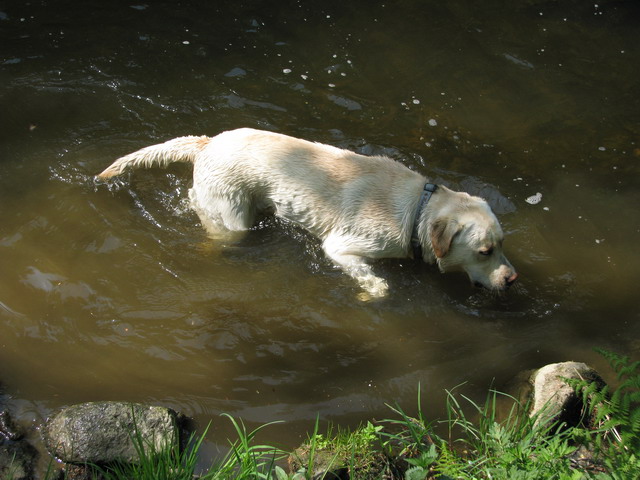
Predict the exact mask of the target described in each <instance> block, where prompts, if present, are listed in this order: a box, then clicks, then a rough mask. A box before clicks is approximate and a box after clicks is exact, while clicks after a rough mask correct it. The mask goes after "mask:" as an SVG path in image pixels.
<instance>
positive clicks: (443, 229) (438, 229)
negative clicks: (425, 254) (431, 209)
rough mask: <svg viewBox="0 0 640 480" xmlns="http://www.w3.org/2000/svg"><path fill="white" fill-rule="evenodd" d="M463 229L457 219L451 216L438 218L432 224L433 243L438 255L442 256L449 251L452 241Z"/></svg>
mask: <svg viewBox="0 0 640 480" xmlns="http://www.w3.org/2000/svg"><path fill="white" fill-rule="evenodd" d="M460 229H461V226H460V224H459V223H458V222H456V221H455V220H452V219H450V218H438V219H436V221H435V222H433V224H432V225H431V231H430V235H431V245H432V246H433V251H434V253H435V254H436V257H438V258H442V257H444V256H445V255H446V254H447V253H449V248H451V241H452V240H453V237H455V235H456V233H458V232H459V231H460Z"/></svg>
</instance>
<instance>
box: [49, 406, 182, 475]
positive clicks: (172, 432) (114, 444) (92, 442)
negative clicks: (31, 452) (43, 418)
mask: <svg viewBox="0 0 640 480" xmlns="http://www.w3.org/2000/svg"><path fill="white" fill-rule="evenodd" d="M43 435H44V441H45V444H46V446H47V449H48V450H49V452H50V453H51V454H52V455H53V456H55V457H57V458H58V459H60V460H61V461H63V462H65V463H79V464H84V463H93V464H105V463H111V462H116V461H120V462H136V461H138V460H139V454H138V451H137V449H136V446H143V447H144V451H145V453H146V454H151V453H153V452H158V451H160V450H162V449H163V448H168V447H175V446H177V445H178V429H177V418H176V414H175V412H173V411H172V410H170V409H168V408H164V407H156V406H149V405H141V404H136V403H122V402H91V403H83V404H80V405H73V406H71V407H67V408H65V409H63V410H62V411H61V412H59V413H58V414H57V415H55V416H54V417H52V418H51V419H50V420H49V421H48V422H47V424H46V425H45V427H44V429H43Z"/></svg>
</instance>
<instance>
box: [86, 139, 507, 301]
mask: <svg viewBox="0 0 640 480" xmlns="http://www.w3.org/2000/svg"><path fill="white" fill-rule="evenodd" d="M171 162H190V163H192V164H193V168H194V170H193V188H191V190H190V191H189V197H190V199H191V203H192V206H193V208H194V209H195V210H196V212H197V213H198V215H199V216H200V218H201V219H202V223H203V225H205V226H206V227H207V228H208V229H210V230H215V229H216V228H217V229H220V228H224V229H227V230H230V231H243V230H248V229H249V228H251V227H252V226H253V224H254V222H255V219H256V215H257V214H259V213H275V215H278V216H279V217H282V218H285V219H287V220H289V221H291V222H295V223H296V224H298V225H300V226H302V227H303V228H305V229H306V230H308V231H309V232H310V233H312V234H313V235H315V236H316V237H318V238H319V239H320V240H321V241H322V248H323V249H324V251H325V253H326V254H327V255H328V256H329V257H330V258H331V259H332V260H333V261H334V262H335V263H336V264H337V265H339V266H340V267H341V268H342V269H343V270H344V271H345V272H346V273H347V274H349V275H350V276H352V277H353V278H354V279H356V280H357V281H358V283H359V284H360V285H361V286H362V288H364V290H365V291H366V292H367V293H368V294H369V295H370V296H372V297H381V296H384V295H386V293H387V290H388V286H387V283H386V281H385V280H383V279H382V278H380V277H378V276H376V275H375V274H374V273H373V270H372V268H371V266H370V264H369V260H371V259H377V258H407V257H409V258H411V257H414V258H415V257H421V258H422V259H423V260H424V261H425V262H428V263H437V264H438V266H439V267H440V270H441V271H443V272H444V271H445V270H449V269H452V268H458V269H463V270H464V271H465V272H467V274H468V275H469V278H470V279H471V281H472V282H473V283H474V284H476V285H481V286H484V287H486V288H488V289H490V290H494V291H503V290H505V289H507V288H508V287H509V286H510V285H511V284H512V283H513V282H515V280H516V278H517V277H518V274H517V273H516V271H515V270H514V268H513V267H512V266H511V264H510V263H509V261H508V260H507V259H506V258H505V256H504V255H503V253H502V241H503V238H504V235H503V233H502V229H501V228H500V224H499V223H498V220H497V219H496V217H495V215H494V214H493V212H492V211H491V208H490V207H489V205H488V204H487V202H485V201H484V200H483V199H481V198H478V197H473V196H471V195H469V194H467V193H462V192H454V191H452V190H449V189H448V188H446V187H443V186H438V187H437V186H435V185H432V184H429V183H427V179H426V178H425V177H423V176H422V175H420V174H419V173H416V172H414V171H412V170H409V169H408V168H407V167H405V166H403V165H402V164H400V163H398V162H396V161H394V160H392V159H390V158H387V157H382V156H372V157H368V156H364V155H359V154H356V153H354V152H351V151H349V150H342V149H339V148H336V147H332V146H329V145H323V144H319V143H312V142H308V141H306V140H300V139H297V138H293V137H289V136H286V135H281V134H277V133H272V132H265V131H260V130H253V129H249V128H241V129H238V130H232V131H228V132H223V133H221V134H219V135H217V136H215V137H206V136H202V137H193V136H189V137H180V138H176V139H174V140H169V141H168V142H165V143H162V144H159V145H153V146H150V147H146V148H143V149H141V150H139V151H137V152H134V153H131V154H129V155H126V156H124V157H122V158H120V159H118V160H116V161H115V162H114V163H113V164H112V165H111V166H110V167H109V168H107V169H106V170H105V171H103V172H102V173H101V174H100V175H98V177H99V178H102V179H106V178H110V177H113V176H115V175H119V174H121V173H122V172H124V171H125V170H126V169H127V168H141V167H152V166H166V165H168V164H169V163H171Z"/></svg>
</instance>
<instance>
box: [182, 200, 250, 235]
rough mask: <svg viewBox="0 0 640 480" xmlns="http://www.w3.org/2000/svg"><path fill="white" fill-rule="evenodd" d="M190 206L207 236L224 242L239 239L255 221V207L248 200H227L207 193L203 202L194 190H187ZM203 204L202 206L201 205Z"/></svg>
mask: <svg viewBox="0 0 640 480" xmlns="http://www.w3.org/2000/svg"><path fill="white" fill-rule="evenodd" d="M189 197H190V199H191V207H192V208H193V209H194V210H195V212H196V213H197V214H198V217H200V222H201V223H202V226H203V227H204V228H205V230H206V231H207V234H208V236H209V238H211V239H213V240H216V241H221V242H224V243H228V242H233V241H237V240H240V239H241V238H242V237H243V236H244V233H245V232H246V231H248V230H249V229H250V228H251V227H252V226H253V223H254V221H255V209H253V208H252V207H251V203H250V202H248V201H244V202H243V201H242V199H234V200H233V201H229V200H228V199H226V198H223V197H219V196H210V195H208V196H207V198H206V200H205V201H204V202H203V201H202V200H201V199H200V198H199V197H198V195H197V194H196V192H195V191H194V190H193V189H191V190H190V191H189ZM203 205H204V206H203Z"/></svg>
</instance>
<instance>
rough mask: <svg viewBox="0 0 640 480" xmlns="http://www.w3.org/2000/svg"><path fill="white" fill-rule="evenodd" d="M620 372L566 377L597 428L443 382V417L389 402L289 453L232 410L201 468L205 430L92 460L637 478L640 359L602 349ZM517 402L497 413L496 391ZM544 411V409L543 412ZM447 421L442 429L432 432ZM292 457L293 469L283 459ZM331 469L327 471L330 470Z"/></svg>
mask: <svg viewBox="0 0 640 480" xmlns="http://www.w3.org/2000/svg"><path fill="white" fill-rule="evenodd" d="M602 353H603V355H605V356H606V358H607V359H608V360H609V362H610V364H611V366H612V367H613V368H614V370H615V371H616V373H617V374H618V378H619V380H620V385H619V386H618V387H617V388H616V389H610V388H608V387H607V388H606V389H605V390H597V389H595V387H594V386H593V385H592V384H589V383H587V382H584V381H572V382H569V383H570V384H571V385H572V386H573V387H574V388H575V390H576V392H579V393H580V395H582V396H583V397H584V399H585V400H589V402H588V404H589V405H590V407H589V409H588V410H587V411H585V412H584V415H585V416H587V417H589V419H591V420H593V421H595V428H587V427H585V426H580V425H579V426H574V427H568V426H566V425H557V424H553V423H548V422H547V423H545V422H543V421H538V417H536V416H534V417H530V416H529V415H528V413H527V412H528V406H527V405H521V404H520V403H518V401H516V399H514V398H512V397H509V396H507V395H505V394H502V393H499V392H496V391H492V392H491V393H490V394H489V395H488V397H487V400H486V401H485V402H484V403H483V404H477V403H475V402H474V401H472V400H471V399H469V398H467V397H465V396H464V395H461V394H458V393H456V392H455V391H453V392H447V418H446V419H444V420H440V421H437V422H434V421H431V422H430V421H429V420H428V419H427V417H426V415H425V414H424V412H423V410H422V407H421V403H422V402H421V398H420V392H418V408H417V414H416V415H415V416H409V415H408V414H407V413H405V412H404V411H403V410H402V409H401V408H400V407H393V406H390V407H389V408H390V410H391V411H392V412H393V413H394V414H395V416H394V418H390V419H387V420H383V421H381V422H379V423H376V424H374V423H371V422H367V423H366V424H364V425H362V426H360V427H359V428H357V429H355V430H354V431H347V430H341V429H339V428H338V429H336V430H334V428H333V427H331V426H329V427H328V429H327V432H326V433H323V434H321V433H320V432H319V421H316V423H315V426H314V429H313V433H312V434H310V435H309V436H308V439H307V441H306V442H305V444H304V445H303V446H301V447H300V448H299V449H297V450H296V451H295V452H293V454H291V455H289V453H288V452H285V451H283V450H282V449H279V448H277V447H274V446H270V445H261V444H255V437H256V435H257V433H258V432H259V431H261V430H263V429H264V428H267V427H268V426H269V424H267V425H264V426H261V427H259V428H257V429H255V430H252V431H248V430H247V429H246V427H245V425H244V424H243V423H242V422H241V421H238V420H236V419H234V418H233V417H231V416H229V415H226V417H227V418H228V419H229V420H230V421H231V422H232V424H233V426H234V428H235V431H236V434H237V437H238V439H237V440H235V441H234V442H232V443H231V445H230V446H231V448H230V450H229V453H228V454H227V455H226V456H225V457H224V458H223V459H221V460H219V461H217V462H216V463H215V464H214V465H212V466H211V468H210V469H208V470H207V471H205V472H196V465H197V461H198V449H199V448H200V445H201V444H202V441H203V439H204V437H205V435H206V431H205V432H204V433H203V434H202V435H200V436H197V437H192V439H191V441H190V442H189V446H188V447H187V448H186V449H184V450H183V451H179V450H178V449H177V448H168V449H165V450H162V451H154V450H153V448H149V447H150V445H146V446H145V445H143V440H142V439H140V438H137V439H134V440H137V441H138V448H139V454H140V458H141V460H140V462H139V463H137V464H123V465H116V466H112V467H111V468H110V469H109V470H106V469H98V470H96V471H97V472H99V473H100V474H101V475H102V478H104V479H105V480H124V479H127V480H147V479H148V480H152V479H153V480H183V479H184V480H187V479H189V480H192V479H194V478H200V479H202V480H218V479H220V480H223V479H224V480H226V479H234V480H235V479H265V480H266V479H269V480H311V479H321V478H327V479H328V478H334V479H336V478H339V479H347V478H348V479H362V480H367V479H404V480H435V479H440V480H452V479H456V480H457V479H461V480H464V479H470V480H471V479H504V480H507V479H508V480H534V479H535V480H554V479H558V480H579V479H586V480H590V479H593V480H627V479H629V480H631V479H638V478H640V362H634V363H632V362H630V361H629V359H628V358H626V357H620V356H617V355H615V354H611V353H608V352H602ZM505 399H506V400H508V401H510V402H511V404H512V405H513V406H512V408H511V410H510V411H509V412H508V414H507V415H505V416H504V418H499V417H498V414H497V411H498V409H497V406H498V403H499V401H500V400H505ZM541 413H544V412H541ZM436 423H438V424H441V425H440V426H442V424H444V426H445V427H446V428H445V431H446V432H447V434H446V435H443V436H438V435H436V434H435V433H434V430H436V429H435V428H434V427H435V426H436ZM288 457H289V466H290V468H289V470H291V471H290V472H287V470H286V469H285V461H286V459H287V458H288ZM326 472H330V474H327V475H326V476H324V474H325V473H326Z"/></svg>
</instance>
